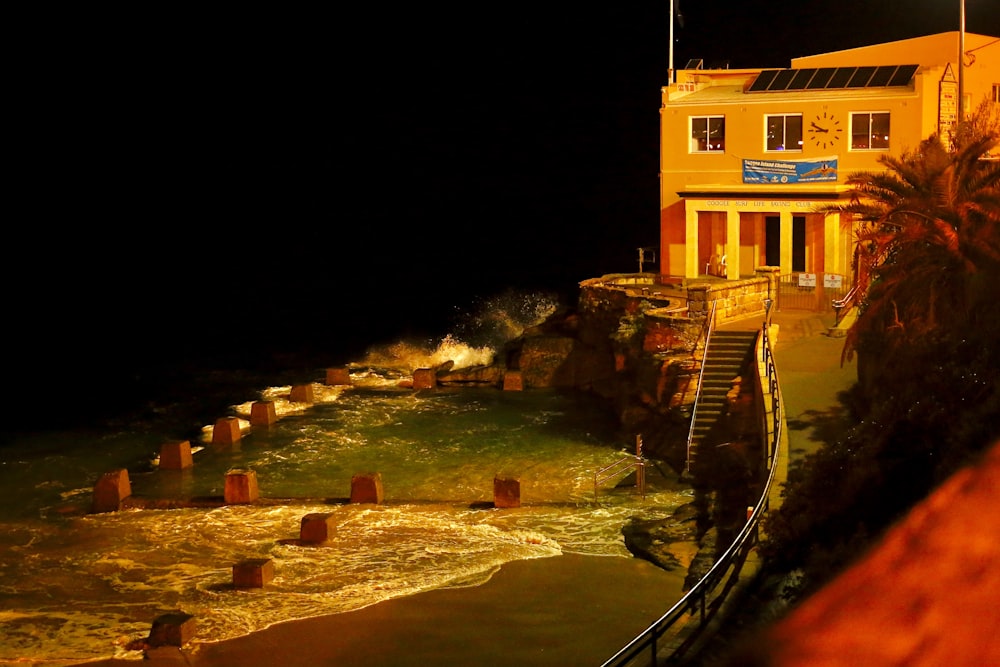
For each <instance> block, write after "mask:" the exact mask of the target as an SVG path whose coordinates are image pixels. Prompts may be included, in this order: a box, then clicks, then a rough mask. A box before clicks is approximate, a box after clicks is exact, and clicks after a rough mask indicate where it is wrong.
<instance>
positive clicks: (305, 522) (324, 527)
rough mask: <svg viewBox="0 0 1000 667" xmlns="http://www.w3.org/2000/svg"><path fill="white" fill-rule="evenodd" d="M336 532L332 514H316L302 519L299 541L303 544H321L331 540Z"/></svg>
mask: <svg viewBox="0 0 1000 667" xmlns="http://www.w3.org/2000/svg"><path fill="white" fill-rule="evenodd" d="M335 531H336V525H335V524H334V520H333V515H332V514H324V513H321V512H314V513H312V514H306V515H305V516H304V517H302V522H301V524H300V525H299V539H300V540H301V541H303V542H313V543H316V544H318V543H320V542H326V541H327V540H329V539H330V538H331V537H332V536H333V534H334V532H335Z"/></svg>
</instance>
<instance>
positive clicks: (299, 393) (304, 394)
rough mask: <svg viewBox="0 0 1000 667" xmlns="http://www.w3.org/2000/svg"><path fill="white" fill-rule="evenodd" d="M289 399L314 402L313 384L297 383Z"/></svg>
mask: <svg viewBox="0 0 1000 667" xmlns="http://www.w3.org/2000/svg"><path fill="white" fill-rule="evenodd" d="M288 400H289V401H291V402H292V403H312V402H313V386H312V385H311V384H297V385H295V386H293V387H292V391H291V392H290V393H289V394H288Z"/></svg>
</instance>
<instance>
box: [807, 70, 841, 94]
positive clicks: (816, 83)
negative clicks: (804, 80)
mask: <svg viewBox="0 0 1000 667" xmlns="http://www.w3.org/2000/svg"><path fill="white" fill-rule="evenodd" d="M836 71H837V68H836V67H820V68H819V69H818V70H817V71H816V74H815V76H813V78H812V79H811V80H810V81H809V85H808V86H806V88H807V89H808V90H814V89H816V88H826V84H828V83H830V77H832V76H833V73H834V72H836Z"/></svg>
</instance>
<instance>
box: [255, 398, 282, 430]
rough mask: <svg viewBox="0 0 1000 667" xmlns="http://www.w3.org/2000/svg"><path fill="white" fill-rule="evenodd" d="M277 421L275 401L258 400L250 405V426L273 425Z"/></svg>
mask: <svg viewBox="0 0 1000 667" xmlns="http://www.w3.org/2000/svg"><path fill="white" fill-rule="evenodd" d="M276 421H278V414H277V412H275V410H274V401H256V402H255V403H254V404H253V405H251V406H250V426H271V425H272V424H274V422H276Z"/></svg>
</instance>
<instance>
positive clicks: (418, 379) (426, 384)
mask: <svg viewBox="0 0 1000 667" xmlns="http://www.w3.org/2000/svg"><path fill="white" fill-rule="evenodd" d="M435 387H437V374H436V373H435V372H434V369H433V368H418V369H417V370H415V371H413V388H414V389H433V388H435Z"/></svg>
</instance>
